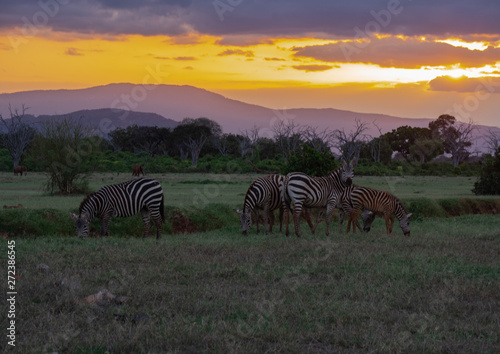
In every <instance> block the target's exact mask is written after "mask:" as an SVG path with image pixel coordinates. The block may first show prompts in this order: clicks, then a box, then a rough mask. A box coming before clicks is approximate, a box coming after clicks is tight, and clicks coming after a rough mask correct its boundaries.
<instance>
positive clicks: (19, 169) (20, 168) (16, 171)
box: [14, 165, 28, 176]
mask: <svg viewBox="0 0 500 354" xmlns="http://www.w3.org/2000/svg"><path fill="white" fill-rule="evenodd" d="M23 173H24V175H25V176H26V175H27V174H28V169H27V168H26V166H23V165H17V166H14V176H17V175H18V174H19V175H20V176H22V175H23Z"/></svg>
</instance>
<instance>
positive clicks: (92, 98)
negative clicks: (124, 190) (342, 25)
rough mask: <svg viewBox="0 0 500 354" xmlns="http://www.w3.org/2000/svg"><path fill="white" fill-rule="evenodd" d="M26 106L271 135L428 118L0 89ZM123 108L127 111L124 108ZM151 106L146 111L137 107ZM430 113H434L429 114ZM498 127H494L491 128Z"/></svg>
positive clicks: (217, 99)
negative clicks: (199, 122)
mask: <svg viewBox="0 0 500 354" xmlns="http://www.w3.org/2000/svg"><path fill="white" fill-rule="evenodd" d="M9 105H11V106H12V107H14V108H16V107H17V108H19V107H21V106H22V105H26V106H28V107H29V110H28V112H27V113H29V114H31V115H33V116H40V115H41V117H37V118H36V119H35V118H34V119H35V120H37V121H40V120H43V119H46V118H47V117H46V116H47V115H56V116H59V117H61V116H67V115H68V114H70V115H71V116H72V117H75V118H82V119H83V120H85V121H89V122H90V123H92V124H93V125H98V124H99V123H100V122H102V121H103V119H105V118H107V119H110V120H111V124H112V126H115V127H124V126H128V125H131V124H139V125H141V124H142V125H157V126H160V127H164V126H165V127H173V126H175V125H176V124H177V123H176V122H179V121H181V120H182V119H183V118H186V117H190V118H198V117H207V118H210V119H213V120H215V121H216V122H218V123H219V124H221V126H222V128H223V130H224V132H226V133H239V132H241V131H242V130H245V129H249V128H252V127H254V126H257V127H258V128H260V129H261V135H264V136H270V135H272V131H271V129H270V128H271V127H272V125H273V124H274V123H275V122H277V121H279V120H284V119H286V120H289V121H293V122H295V123H297V124H307V125H310V126H313V127H318V128H328V129H332V130H333V129H345V130H346V131H349V130H350V129H352V127H353V125H354V122H355V119H359V120H360V121H362V122H367V123H369V127H370V130H369V131H367V134H370V135H378V131H377V130H376V128H375V126H374V125H373V124H372V123H373V122H376V123H377V125H378V126H379V127H380V128H381V129H382V132H383V133H385V132H388V131H390V130H392V129H394V128H396V127H399V126H402V125H410V126H416V127H427V126H428V124H429V122H430V121H431V120H432V119H429V118H423V119H409V118H400V117H394V116H388V115H384V114H369V113H357V112H352V111H344V110H337V109H331V108H328V109H310V108H307V109H306V108H305V109H288V110H286V111H277V110H272V109H269V108H266V107H262V106H257V105H252V104H248V103H244V102H241V101H237V100H232V99H229V98H226V97H224V96H222V95H219V94H216V93H213V92H210V91H207V90H203V89H199V88H196V87H192V86H175V85H150V86H142V85H134V84H110V85H105V86H97V87H91V88H86V89H80V90H47V91H25V92H17V93H10V94H0V113H1V114H2V115H3V117H6V118H8V117H9V112H8V107H9ZM127 112H128V113H127ZM138 112H151V113H138ZM433 119H435V118H433ZM488 129H489V127H485V126H478V127H477V129H476V131H475V137H476V138H477V141H476V145H475V147H474V150H483V145H484V141H483V140H482V136H484V135H485V133H486V132H487V130H488ZM493 129H494V130H497V131H499V132H500V129H499V128H493Z"/></svg>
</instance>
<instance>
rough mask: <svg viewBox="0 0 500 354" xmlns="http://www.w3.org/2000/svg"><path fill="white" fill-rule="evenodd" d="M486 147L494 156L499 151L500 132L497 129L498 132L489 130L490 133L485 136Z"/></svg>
mask: <svg viewBox="0 0 500 354" xmlns="http://www.w3.org/2000/svg"><path fill="white" fill-rule="evenodd" d="M484 139H485V142H486V147H487V148H488V150H489V151H491V153H492V154H494V153H495V151H497V149H498V148H499V147H500V131H499V130H498V129H497V130H496V131H495V130H493V129H491V128H490V129H488V133H487V134H486V135H485V136H484Z"/></svg>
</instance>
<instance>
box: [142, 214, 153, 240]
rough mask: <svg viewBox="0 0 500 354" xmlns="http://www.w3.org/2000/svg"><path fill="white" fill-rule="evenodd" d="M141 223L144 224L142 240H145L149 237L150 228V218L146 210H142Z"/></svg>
mask: <svg viewBox="0 0 500 354" xmlns="http://www.w3.org/2000/svg"><path fill="white" fill-rule="evenodd" d="M141 214H142V222H143V223H144V235H142V238H146V237H148V236H149V229H150V228H151V218H150V214H149V210H148V209H142V210H141Z"/></svg>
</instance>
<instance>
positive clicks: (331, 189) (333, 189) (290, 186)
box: [283, 159, 354, 236]
mask: <svg viewBox="0 0 500 354" xmlns="http://www.w3.org/2000/svg"><path fill="white" fill-rule="evenodd" d="M353 163H354V159H353V160H351V162H349V163H347V162H345V161H342V167H339V168H337V169H335V170H333V171H330V172H329V173H328V175H326V176H323V177H312V176H308V175H306V174H305V173H302V172H291V173H289V174H288V175H286V177H285V180H284V182H283V200H284V202H285V204H286V205H287V206H288V208H289V209H290V210H291V211H292V213H293V223H294V226H295V235H297V236H299V235H300V215H301V213H302V209H303V208H326V214H325V221H326V235H327V236H328V235H329V234H330V218H331V216H332V213H333V210H334V209H335V206H336V205H337V201H338V199H339V198H340V195H341V194H342V193H343V191H344V188H346V187H347V186H350V185H351V184H352V179H353V178H354V168H353ZM292 203H293V209H292ZM306 220H307V218H306ZM307 221H308V223H309V227H310V228H311V231H313V233H314V229H315V227H314V226H313V225H312V224H311V223H310V219H309V220H307ZM285 223H286V226H287V227H286V232H285V234H286V235H287V236H288V234H289V232H288V213H286V214H285Z"/></svg>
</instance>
